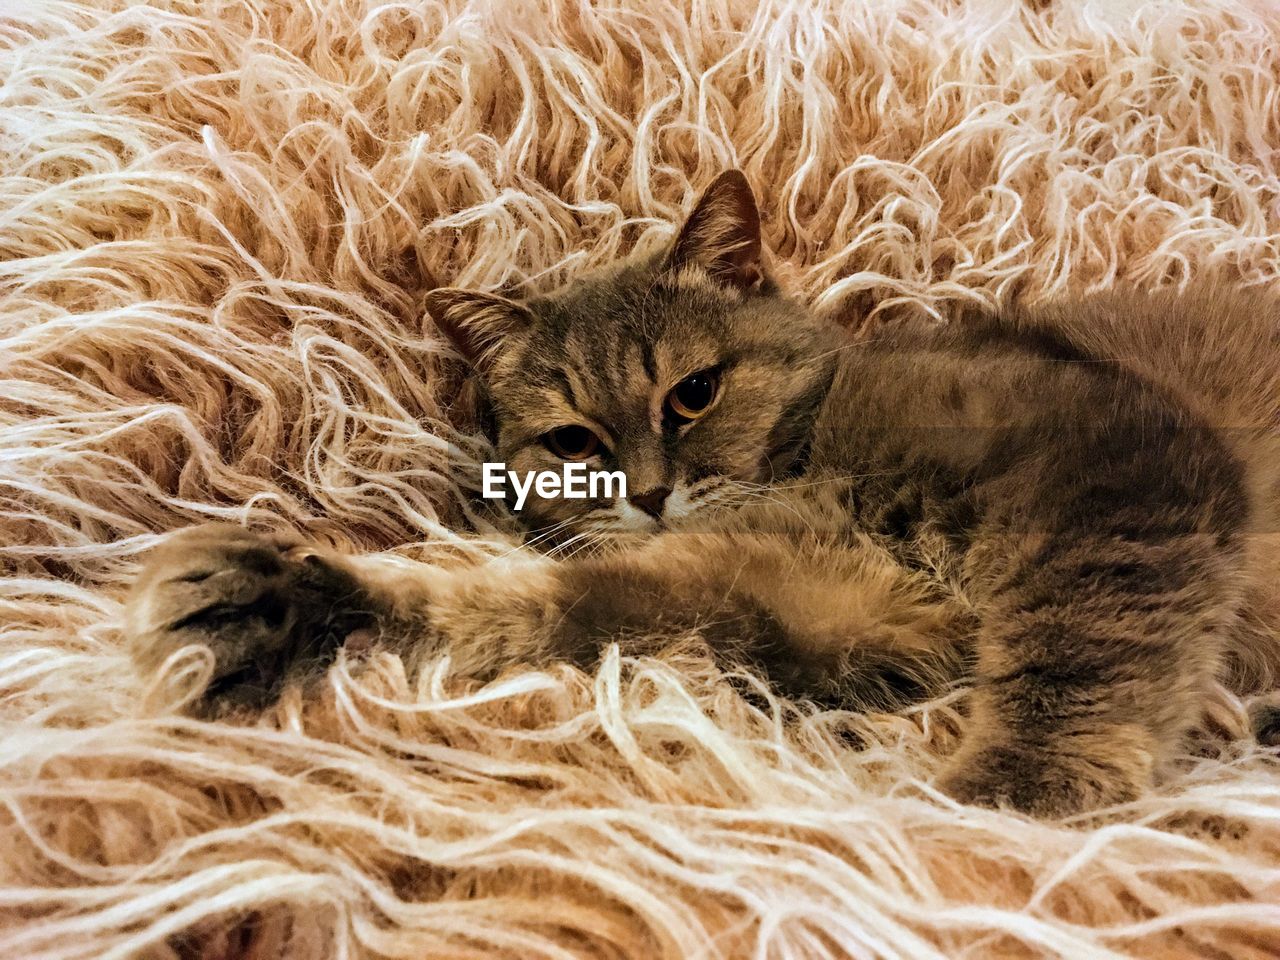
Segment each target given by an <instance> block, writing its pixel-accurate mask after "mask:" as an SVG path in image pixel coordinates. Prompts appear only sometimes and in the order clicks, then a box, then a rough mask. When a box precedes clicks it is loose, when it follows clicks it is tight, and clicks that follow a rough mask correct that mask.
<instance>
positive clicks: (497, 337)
mask: <svg viewBox="0 0 1280 960" xmlns="http://www.w3.org/2000/svg"><path fill="white" fill-rule="evenodd" d="M427 315H428V316H430V317H431V320H432V322H434V323H435V325H436V329H438V330H439V331H440V332H441V333H442V334H444V335H445V336H446V337H448V338H449V342H450V343H452V344H453V345H454V347H455V348H457V351H458V352H459V353H460V354H462V356H463V357H465V358H466V360H467V362H468V363H470V364H471V366H473V367H474V368H475V369H476V370H477V371H479V372H481V373H483V372H485V370H487V369H488V368H489V366H490V365H491V364H492V362H493V358H494V356H495V355H496V354H497V352H498V349H499V348H500V347H501V345H502V341H503V340H505V339H506V337H507V335H508V334H511V333H514V332H516V331H517V330H522V329H524V328H526V327H528V326H529V325H530V324H532V323H533V315H532V314H531V313H530V312H529V310H528V309H527V308H526V307H524V306H523V305H521V304H519V303H516V301H514V300H508V299H507V298H506V297H500V296H498V295H497V294H496V293H482V292H481V291H479V290H463V289H461V288H459V287H440V288H439V289H436V290H432V291H431V292H430V293H428V294H427Z"/></svg>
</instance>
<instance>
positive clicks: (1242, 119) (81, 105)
mask: <svg viewBox="0 0 1280 960" xmlns="http://www.w3.org/2000/svg"><path fill="white" fill-rule="evenodd" d="M1037 6H1038V7H1042V8H1043V9H1037ZM1278 151H1280V13H1277V11H1276V10H1275V8H1274V7H1273V5H1272V4H1271V3H1270V2H1269V0H1255V2H1253V3H1241V4H1238V5H1233V4H1230V3H1226V2H1221V3H1219V2H1214V0H1198V2H1195V3H1188V4H1183V3H1173V2H1170V3H1159V4H1153V5H1151V6H1150V7H1147V8H1144V9H1141V10H1139V9H1138V4H1135V3H1122V2H1120V0H1111V2H1109V3H1106V4H1103V3H1096V2H1095V3H1086V2H1083V0H1079V2H1077V0H1055V2H1050V3H1047V4H1041V5H1027V6H1023V5H1020V4H1018V3H1015V2H1012V0H988V2H977V0H973V2H968V3H959V2H952V0H932V2H930V0H759V2H757V0H743V2H737V0H684V2H681V0H617V2H607V3H605V2H601V3H598V4H594V5H593V4H591V3H588V2H586V0H545V2H543V3H542V4H536V3H533V2H527V3H526V2H510V3H505V2H501V0H488V2H486V0H474V2H464V0H449V2H444V3H441V2H435V0H412V2H386V3H380V2H378V0H206V2H202V0H154V2H153V3H150V4H147V3H134V2H129V0H86V2H44V0H5V2H4V3H3V5H0V223H2V226H0V378H2V381H0V383H2V385H0V570H2V572H3V579H0V723H2V724H3V727H0V956H2V957H5V958H15V960H16V958H47V957H59V958H63V957H66V958H71V957H83V958H94V960H97V958H117V957H130V956H146V957H227V958H230V957H259V958H267V957H281V956H284V957H290V958H295V957H296V958H312V957H350V958H357V957H380V958H381V957H386V958H390V957H404V958H435V957H450V958H454V957H479V956H484V957H493V956H509V957H522V958H524V957H528V958H556V960H568V958H587V957H592V958H595V957H629V958H630V957H636V958H649V957H655V958H656V957H663V958H673V960H674V958H699V957H701V958H712V957H734V958H736V957H759V958H783V957H786V958H802V957H804V958H808V957H854V958H871V957H895V958H907V960H924V958H948V960H954V958H960V957H970V958H988V957H1038V956H1053V957H1069V958H1081V957H1085V958H1092V957H1124V956H1149V957H1161V958H1175V957H1197V958H1200V957H1211V958H1229V960H1247V958H1261V957H1275V956H1276V955H1277V953H1278V952H1280V770H1277V764H1276V759H1275V757H1274V755H1272V756H1270V757H1268V756H1267V755H1265V754H1264V753H1263V752H1261V751H1260V750H1259V749H1258V748H1256V747H1254V746H1251V745H1249V744H1248V742H1247V741H1243V740H1239V739H1238V738H1239V737H1240V735H1241V734H1242V719H1241V705H1240V704H1239V703H1237V702H1235V701H1232V700H1231V699H1230V698H1229V697H1224V698H1223V701H1222V704H1221V707H1220V708H1219V709H1218V710H1217V711H1216V714H1215V718H1214V721H1213V724H1211V726H1212V727H1213V728H1214V735H1213V736H1210V737H1208V738H1207V739H1206V741H1205V743H1204V744H1203V748H1202V749H1199V750H1198V751H1197V752H1196V755H1195V756H1193V757H1188V758H1187V760H1186V763H1185V764H1184V768H1183V770H1182V771H1181V773H1180V774H1179V775H1178V777H1177V778H1176V779H1175V780H1173V781H1171V782H1169V783H1166V784H1165V785H1163V786H1162V787H1161V789H1160V790H1159V791H1158V792H1156V793H1154V794H1153V795H1151V796H1150V797H1147V798H1146V799H1144V800H1142V801H1140V802H1137V803H1134V804H1132V805H1130V806H1127V807H1125V808H1123V809H1119V810H1115V811H1111V812H1109V813H1108V814H1106V815H1105V816H1101V817H1096V818H1093V819H1091V820H1088V821H1081V822H1076V823H1064V824H1045V823H1034V822H1030V821H1028V820H1025V819H1021V818H1017V817H1013V816H1007V815H1002V814H998V813H994V812H987V811H981V810H974V809H958V808H956V807H955V806H953V805H951V804H949V803H948V802H946V801H945V800H943V799H941V798H939V797H938V796H936V795H934V794H933V793H932V792H931V790H930V788H929V787H928V781H929V777H930V776H931V775H932V773H933V772H935V771H936V769H937V767H938V763H939V760H938V758H939V757H940V756H941V755H942V754H944V753H945V751H946V750H947V749H949V748H950V746H951V745H952V743H953V741H954V728H955V724H954V720H955V713H954V703H939V704H933V705H930V706H929V707H928V708H926V709H923V710H920V711H918V712H916V713H914V714H912V715H910V716H905V717H892V716H873V717H868V718H858V717H854V716H850V715H847V714H836V713H825V714H813V713H811V712H805V711H799V712H796V711H795V710H794V709H793V708H791V707H789V706H787V705H785V704H780V703H775V704H774V705H773V707H774V709H773V710H772V711H770V710H756V709H752V708H750V707H748V706H747V705H745V704H744V703H743V702H742V701H741V700H740V699H739V698H738V697H737V696H736V695H735V694H734V693H733V692H732V690H731V688H730V686H729V684H727V683H726V682H725V681H724V678H722V677H718V676H716V675H715V673H714V671H712V670H709V669H707V668H706V667H705V665H704V664H701V663H699V662H697V661H695V660H692V659H682V658H680V657H678V656H677V657H672V658H668V659H667V660H665V661H661V662H659V661H639V662H635V661H628V660H626V659H621V658H619V657H617V656H616V655H610V656H608V657H606V659H605V661H604V663H603V665H602V667H601V668H600V669H599V670H598V672H597V673H596V674H595V675H593V676H587V675H583V674H581V673H577V672H574V671H571V670H568V669H557V670H548V671H544V672H522V673H516V674H513V675H511V676H509V677H508V678H506V679H504V680H501V681H499V682H497V683H494V684H493V685H491V686H488V687H485V688H480V689H477V688H474V687H472V686H467V685H463V684H459V683H458V682H456V681H452V680H450V679H449V677H448V675H447V665H445V664H441V665H440V668H439V669H438V670H437V671H436V672H429V673H428V674H427V675H425V676H423V677H422V678H421V680H420V681H417V682H415V683H413V684H410V683H409V682H408V681H407V680H406V678H405V676H404V672H403V669H402V666H401V664H400V663H399V662H398V661H397V660H396V659H394V658H392V657H390V656H382V657H378V658H374V659H373V660H372V661H370V662H368V663H360V664H358V663H355V662H353V661H348V660H345V659H344V660H343V661H342V662H340V663H339V664H338V666H337V667H336V668H335V669H334V670H333V672H332V673H331V675H330V678H329V681H328V683H327V688H326V694H325V699H324V701H323V702H321V703H319V704H314V705H311V706H308V707H306V708H305V709H304V708H303V707H302V705H301V704H300V702H299V701H298V699H297V698H294V699H290V700H287V701H286V702H285V703H284V704H283V705H282V706H281V707H280V708H279V710H278V711H276V712H275V713H273V714H272V715H271V716H268V717H267V718H265V719H264V720H263V721H262V722H261V723H258V724H256V725H253V724H240V725H235V724H221V725H219V724H209V723H199V722H194V721H191V720H188V719H185V718H183V716H182V715H181V713H180V712H179V711H178V709H177V707H178V706H179V705H180V703H181V701H182V699H183V697H184V696H188V695H189V694H190V692H191V690H192V688H193V686H194V685H195V683H196V682H197V681H198V680H199V678H200V675H201V672H202V671H204V670H207V667H208V665H207V663H206V662H205V661H204V660H203V659H202V658H201V657H200V656H199V655H198V651H192V652H191V653H190V655H187V656H184V657H182V658H179V659H177V660H175V661H173V662H171V663H170V668H171V669H170V670H169V672H168V673H167V674H166V675H165V676H164V677H162V678H158V679H156V680H154V681H153V682H150V683H148V682H144V680H142V679H139V678H137V677H135V676H134V674H133V673H132V672H131V670H130V667H129V665H128V663H127V662H126V661H125V660H124V659H123V657H122V655H121V653H120V646H119V639H118V633H117V627H116V618H117V615H118V613H119V609H120V608H119V600H120V596H121V592H122V589H123V588H124V587H125V585H126V584H127V583H128V581H129V578H130V576H131V574H132V573H133V571H134V570H135V569H136V565H137V563H138V558H139V555H140V554H141V552H142V551H143V550H145V549H146V548H147V547H148V546H149V545H150V544H151V543H153V542H154V541H155V539H156V537H157V535H159V534H161V533H163V532H164V531H168V530H171V529H174V528H177V527H181V526H184V525H186V524H188V523H191V522H194V521H199V520H206V519H213V518H224V519H235V520H242V521H246V522H249V523H253V524H257V525H262V526H271V527H294V528H298V529H303V530H307V531H309V532H310V533H312V534H313V535H317V536H326V537H329V538H330V539H332V540H334V541H335V542H339V543H342V544H345V545H347V546H350V547H351V548H353V549H359V550H382V549H396V550H402V551H405V552H409V553H413V554H415V555H423V554H431V553H434V554H443V553H450V554H455V555H459V556H461V555H471V556H477V555H483V554H486V553H489V552H492V551H494V550H497V549H502V548H501V547H500V546H497V545H493V544H490V545H486V544H483V543H477V542H475V541H474V540H464V539H463V538H462V536H461V535H460V533H459V531H463V530H466V529H468V526H469V524H468V521H467V519H466V515H465V511H464V509H463V503H464V500H463V498H462V497H461V496H460V494H459V492H458V491H457V490H456V489H455V487H454V485H452V484H451V483H450V482H449V480H448V476H449V475H450V474H449V469H448V468H449V465H450V463H466V462H467V461H469V460H473V459H474V458H475V457H476V456H477V455H478V453H479V449H478V447H477V446H476V444H475V443H474V442H473V441H472V440H470V439H468V438H467V437H466V436H465V435H463V434H462V433H460V432H455V431H453V430H451V429H450V428H449V427H448V426H446V420H447V419H448V418H447V416H446V409H445V406H444V404H445V403H446V402H447V401H449V400H450V399H451V397H452V395H453V393H454V391H455V389H456V385H454V384H453V383H452V381H449V380H448V379H446V374H448V373H449V368H447V367H444V366H440V365H438V363H437V359H436V358H437V356H438V355H439V354H440V353H441V352H442V349H443V348H442V346H441V344H440V342H439V340H437V339H436V338H435V337H434V335H433V333H432V331H431V330H430V329H426V328H424V326H423V321H422V313H421V309H420V306H419V304H420V299H421V295H422V294H423V292H424V291H425V290H426V289H428V288H430V287H431V286H433V285H437V284H440V283H445V282H457V283H463V284H469V285H497V284H500V283H508V284H512V285H516V284H520V283H523V282H530V283H536V284H541V283H550V282H554V281H557V280H559V279H562V278H564V277H567V276H570V275H571V274H572V273H573V272H574V271H575V270H578V269H580V268H582V267H585V266H588V265H590V264H592V263H596V262H600V261H604V260H607V259H610V258H612V257H614V256H615V255H617V254H619V253H620V252H623V251H625V250H627V249H630V248H631V247H632V246H633V245H634V244H635V243H649V242H655V241H657V240H660V239H661V238H663V237H665V236H666V235H667V231H668V226H667V221H668V220H669V219H670V218H673V217H675V216H677V215H678V214H679V212H680V211H681V209H682V205H684V204H687V203H688V202H690V201H691V199H692V197H693V195H694V193H695V191H696V189H697V188H699V187H700V186H702V185H703V184H705V183H706V182H707V181H708V180H709V179H710V178H711V177H712V176H713V175H714V174H715V173H716V172H718V171H719V170H720V169H722V168H723V167H725V166H728V165H731V164H737V165H739V166H741V167H742V168H743V169H745V170H746V171H747V173H748V176H749V177H750V179H751V180H752V182H753V183H754V185H755V187H756V188H757V190H758V191H759V192H760V194H761V195H762V197H763V199H764V202H765V206H766V207H767V209H768V211H769V220H768V222H767V224H766V230H767V236H768V239H769V241H770V243H771V244H772V246H773V248H774V250H775V251H777V253H778V254H779V257H780V258H781V260H783V261H784V263H785V270H786V273H787V276H788V278H789V280H790V282H791V284H792V285H793V287H794V289H795V290H796V291H797V292H798V293H800V294H801V295H804V296H807V297H809V298H811V299H812V300H813V302H814V303H815V304H816V305H817V306H818V307H819V308H820V309H823V310H827V311H830V312H831V313H832V315H833V316H837V317H840V318H842V319H845V320H848V321H861V320H863V319H865V318H866V316H867V315H868V313H869V312H870V311H872V310H884V311H888V315H892V314H893V313H894V312H895V311H896V310H898V309H899V307H900V306H901V305H913V306H914V307H923V308H925V309H927V310H931V311H934V312H935V313H937V314H938V315H939V316H942V317H945V316H947V315H948V313H950V312H951V311H952V310H953V308H954V307H956V306H957V305H958V304H960V303H961V302H962V301H983V302H990V301H994V300H996V299H999V298H1003V297H1013V296H1027V297H1038V296H1043V295H1053V294H1058V293H1061V292H1063V291H1067V290H1075V289H1082V288H1085V287H1089V286H1094V285H1106V284H1109V283H1112V282H1113V281H1115V280H1117V279H1118V278H1129V279H1134V280H1138V281H1140V282H1143V283H1149V284H1157V283H1177V282H1181V281H1182V280H1183V279H1185V278H1186V277H1187V276H1188V275H1190V274H1193V273H1195V272H1197V271H1199V270H1201V269H1203V268H1205V267H1207V266H1210V265H1212V266H1215V267H1217V268H1219V269H1222V270H1225V271H1226V272H1228V273H1229V274H1231V275H1234V276H1238V277H1239V278H1240V279H1241V281H1242V282H1248V283H1267V284H1276V283H1280V171H1278V169H1277V167H1278V165H1280V152H1278ZM442 384H443V385H444V386H442ZM473 532H475V531H474V530H473ZM478 532H480V533H485V532H486V531H483V530H480V531H478ZM488 532H489V534H490V535H492V531H488Z"/></svg>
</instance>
